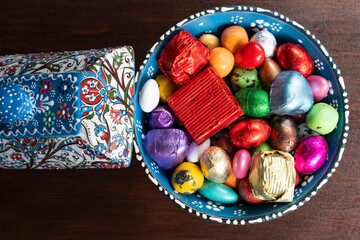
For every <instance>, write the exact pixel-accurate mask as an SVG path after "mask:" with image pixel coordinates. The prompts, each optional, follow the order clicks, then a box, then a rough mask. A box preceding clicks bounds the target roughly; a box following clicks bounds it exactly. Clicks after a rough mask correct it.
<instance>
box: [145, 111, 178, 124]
mask: <svg viewBox="0 0 360 240" xmlns="http://www.w3.org/2000/svg"><path fill="white" fill-rule="evenodd" d="M175 123H176V117H175V114H174V113H173V112H172V111H171V110H170V108H168V107H166V106H158V107H156V108H155V109H154V110H153V111H152V112H151V114H150V117H149V127H150V128H151V129H156V128H170V127H173V126H174V125H175Z"/></svg>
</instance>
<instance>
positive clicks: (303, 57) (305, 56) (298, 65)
mask: <svg viewBox="0 0 360 240" xmlns="http://www.w3.org/2000/svg"><path fill="white" fill-rule="evenodd" d="M276 60H277V62H278V63H279V65H280V66H281V67H282V69H285V70H295V71H298V72H300V73H301V74H302V75H303V76H304V77H307V76H309V75H310V74H311V73H312V72H313V70H314V61H313V60H312V58H311V55H310V54H309V52H308V51H306V49H305V48H304V47H302V46H300V45H299V44H296V43H284V44H282V45H280V46H279V48H278V49H277V51H276Z"/></svg>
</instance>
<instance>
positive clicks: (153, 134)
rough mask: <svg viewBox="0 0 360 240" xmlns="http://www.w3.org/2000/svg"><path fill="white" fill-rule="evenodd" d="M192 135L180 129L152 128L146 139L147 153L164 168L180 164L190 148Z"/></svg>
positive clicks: (167, 168)
mask: <svg viewBox="0 0 360 240" xmlns="http://www.w3.org/2000/svg"><path fill="white" fill-rule="evenodd" d="M189 144H190V135H189V134H188V133H187V132H185V131H183V130H180V129H175V128H163V129H153V130H150V131H149V132H148V133H147V134H146V135H145V139H144V146H145V150H146V152H147V154H149V156H150V157H151V158H152V159H153V160H154V161H155V162H156V163H157V164H158V165H159V167H160V168H161V169H163V170H169V169H172V168H173V167H175V166H176V165H178V164H180V163H181V162H182V161H183V160H184V158H185V156H186V151H187V150H188V147H189Z"/></svg>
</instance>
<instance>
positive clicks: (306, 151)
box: [294, 136, 328, 174]
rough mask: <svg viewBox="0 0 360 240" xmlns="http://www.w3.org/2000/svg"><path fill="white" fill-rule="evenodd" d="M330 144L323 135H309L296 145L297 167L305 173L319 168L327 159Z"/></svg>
mask: <svg viewBox="0 0 360 240" xmlns="http://www.w3.org/2000/svg"><path fill="white" fill-rule="evenodd" d="M327 156H328V145H327V143H326V141H325V139H324V138H323V137H321V136H309V137H307V138H305V139H304V140H302V141H301V142H300V143H299V145H298V146H297V147H296V150H295V153H294V158H295V168H296V170H297V171H299V172H300V173H303V174H311V173H313V172H315V171H316V170H318V169H319V168H320V167H321V166H322V165H323V164H324V162H325V161H326V159H327Z"/></svg>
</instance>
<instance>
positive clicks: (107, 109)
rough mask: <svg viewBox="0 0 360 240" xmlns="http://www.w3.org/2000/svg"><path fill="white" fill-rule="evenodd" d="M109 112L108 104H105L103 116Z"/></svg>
mask: <svg viewBox="0 0 360 240" xmlns="http://www.w3.org/2000/svg"><path fill="white" fill-rule="evenodd" d="M109 111H110V106H109V104H106V105H105V109H104V113H103V115H105V114H106V113H108V112H109Z"/></svg>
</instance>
